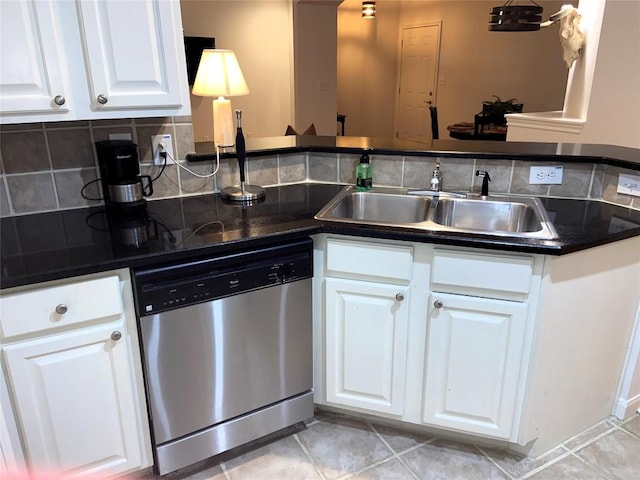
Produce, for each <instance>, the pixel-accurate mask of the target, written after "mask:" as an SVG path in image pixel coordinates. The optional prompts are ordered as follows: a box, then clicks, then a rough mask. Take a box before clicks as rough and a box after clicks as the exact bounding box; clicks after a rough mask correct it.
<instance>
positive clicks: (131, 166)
mask: <svg viewBox="0 0 640 480" xmlns="http://www.w3.org/2000/svg"><path fill="white" fill-rule="evenodd" d="M95 145H96V152H97V153H98V164H99V166H100V180H101V182H102V191H103V195H104V203H105V205H106V207H107V209H108V210H109V211H110V212H113V213H117V214H123V215H129V214H138V213H140V212H141V211H143V210H144V209H145V207H146V206H147V201H146V200H145V198H144V197H148V196H149V195H153V184H152V181H151V177H150V176H149V175H140V165H139V164H138V149H137V145H136V144H135V143H133V142H132V141H130V140H102V141H100V142H96V143H95ZM145 179H146V185H145V182H144V181H143V180H145Z"/></svg>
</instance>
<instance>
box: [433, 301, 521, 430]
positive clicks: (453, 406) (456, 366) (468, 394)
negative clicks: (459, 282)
mask: <svg viewBox="0 0 640 480" xmlns="http://www.w3.org/2000/svg"><path fill="white" fill-rule="evenodd" d="M430 303H431V309H430V312H431V314H430V317H429V319H430V321H429V329H428V342H427V354H426V358H427V367H426V372H427V375H426V382H425V389H424V412H423V418H422V421H423V422H424V423H427V424H430V425H437V426H440V427H445V428H451V429H455V430H461V431H465V432H470V433H478V434H482V435H489V436H492V437H497V438H504V439H509V438H511V437H512V433H513V426H514V421H515V420H516V419H515V412H516V400H517V398H518V391H519V388H520V382H519V380H520V372H521V364H522V363H521V362H522V354H523V346H524V345H523V342H524V339H525V327H526V321H527V305H526V304H524V303H518V302H510V301H503V300H493V299H487V298H475V297H467V296H463V295H451V294H444V293H434V294H432V295H431V299H430Z"/></svg>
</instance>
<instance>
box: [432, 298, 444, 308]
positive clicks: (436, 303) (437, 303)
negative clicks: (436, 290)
mask: <svg viewBox="0 0 640 480" xmlns="http://www.w3.org/2000/svg"><path fill="white" fill-rule="evenodd" d="M433 306H434V307H436V308H442V302H441V301H440V300H436V301H435V302H433Z"/></svg>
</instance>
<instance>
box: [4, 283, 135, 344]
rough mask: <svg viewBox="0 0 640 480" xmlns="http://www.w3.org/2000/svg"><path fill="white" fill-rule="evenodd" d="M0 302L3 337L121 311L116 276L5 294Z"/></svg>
mask: <svg viewBox="0 0 640 480" xmlns="http://www.w3.org/2000/svg"><path fill="white" fill-rule="evenodd" d="M0 302H1V304H2V308H1V316H0V327H1V328H2V336H3V337H4V338H9V337H13V336H16V335H24V334H28V333H32V332H44V331H47V330H52V329H56V328H62V327H67V326H71V325H78V324H82V323H85V322H89V321H91V320H97V319H102V318H107V317H113V316H118V315H121V314H122V313H123V310H124V308H123V304H122V295H121V293H120V281H119V279H118V277H117V276H113V277H105V278H99V279H95V280H87V281H84V282H78V283H73V284H67V285H59V286H53V287H46V288H41V289H34V290H30V291H25V292H20V293H15V294H9V295H5V296H3V297H2V298H0ZM64 307H66V312H64V313H62V312H63V311H64V310H65V308H64ZM56 310H58V311H56Z"/></svg>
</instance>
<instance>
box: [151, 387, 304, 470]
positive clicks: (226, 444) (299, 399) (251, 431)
mask: <svg viewBox="0 0 640 480" xmlns="http://www.w3.org/2000/svg"><path fill="white" fill-rule="evenodd" d="M312 416H313V392H307V393H303V394H302V395H298V396H296V397H293V398H289V399H287V400H284V401H282V402H279V403H276V404H274V405H270V406H269V407H267V408H265V409H261V410H258V411H255V412H251V413H249V414H247V415H242V416H240V417H237V418H234V419H233V420H231V421H229V422H226V423H223V424H220V425H216V426H213V427H211V428H207V429H205V430H202V431H200V432H198V433H196V434H195V435H193V436H189V437H185V438H180V439H177V440H175V441H172V442H169V443H166V444H164V445H161V446H160V447H158V448H157V450H156V456H157V466H158V473H160V475H165V474H166V473H169V472H173V471H175V470H177V469H179V468H183V467H186V466H188V465H192V464H193V463H196V462H198V461H200V460H202V459H203V458H208V457H211V456H213V455H217V454H219V453H222V452H225V451H227V450H229V449H231V448H234V447H237V446H240V445H242V444H244V443H247V442H249V441H251V440H254V439H256V438H260V437H262V436H264V435H267V434H269V433H272V432H275V431H277V430H280V429H281V428H283V427H282V425H295V424H296V423H298V422H302V421H304V420H306V419H308V418H311V417H312Z"/></svg>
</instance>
